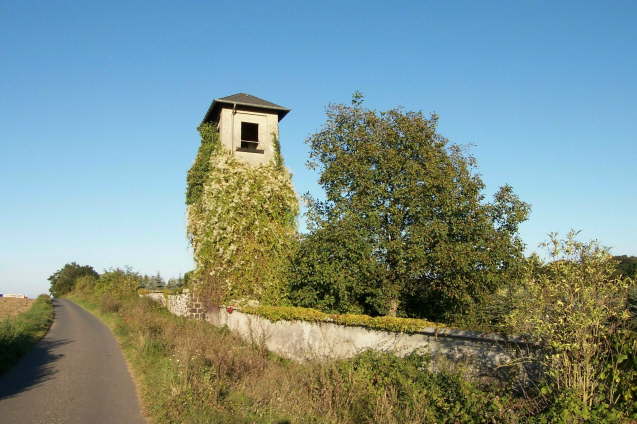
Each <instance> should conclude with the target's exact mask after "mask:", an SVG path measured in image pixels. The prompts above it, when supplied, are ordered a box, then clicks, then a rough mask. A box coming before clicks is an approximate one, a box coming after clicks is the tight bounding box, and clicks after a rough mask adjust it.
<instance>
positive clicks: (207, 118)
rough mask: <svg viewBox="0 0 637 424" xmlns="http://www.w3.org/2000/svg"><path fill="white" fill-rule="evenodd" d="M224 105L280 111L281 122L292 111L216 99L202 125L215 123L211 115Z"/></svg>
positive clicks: (280, 107)
mask: <svg viewBox="0 0 637 424" xmlns="http://www.w3.org/2000/svg"><path fill="white" fill-rule="evenodd" d="M222 104H226V105H233V106H246V107H253V108H256V109H265V110H275V111H278V112H277V115H278V116H279V121H280V120H281V119H283V118H285V115H287V114H288V112H290V110H291V109H287V108H284V107H282V106H262V105H255V104H251V103H245V102H233V101H229V100H223V99H214V100H213V101H212V103H210V107H209V108H208V111H207V112H206V114H205V115H204V118H203V121H201V123H202V124H203V123H205V122H209V121H213V119H212V117H211V116H210V115H212V114H213V112H214V109H215V106H216V105H219V107H221V105H222Z"/></svg>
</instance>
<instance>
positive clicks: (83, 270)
mask: <svg viewBox="0 0 637 424" xmlns="http://www.w3.org/2000/svg"><path fill="white" fill-rule="evenodd" d="M83 276H90V277H94V278H97V277H98V276H99V274H98V273H97V272H96V271H95V270H94V269H93V267H92V266H89V265H78V264H77V263H75V262H71V263H70V264H66V265H64V266H63V267H62V268H60V269H59V270H57V271H55V272H54V273H53V274H52V275H51V276H49V278H48V280H49V281H50V282H51V287H50V288H49V292H50V293H51V295H52V296H55V297H58V296H62V295H63V294H66V293H68V292H70V291H71V290H73V288H74V287H75V282H76V280H77V279H78V278H80V277H83Z"/></svg>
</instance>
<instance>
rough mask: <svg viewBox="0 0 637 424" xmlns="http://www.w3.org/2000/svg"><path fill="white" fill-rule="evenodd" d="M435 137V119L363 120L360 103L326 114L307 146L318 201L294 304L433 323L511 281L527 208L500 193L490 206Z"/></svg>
mask: <svg viewBox="0 0 637 424" xmlns="http://www.w3.org/2000/svg"><path fill="white" fill-rule="evenodd" d="M437 125H438V117H437V116H436V115H432V116H430V117H426V116H425V115H423V113H421V112H405V111H403V110H402V109H390V110H387V111H382V112H378V111H374V110H370V109H367V108H365V107H364V106H363V98H362V96H361V95H360V94H358V93H355V95H354V97H353V100H352V104H351V105H344V104H336V105H330V106H329V107H328V109H327V121H326V123H325V124H324V126H323V128H322V129H321V130H320V131H318V132H317V133H315V134H312V135H311V136H310V137H309V138H308V140H307V143H308V144H309V146H310V161H309V166H310V168H312V169H317V170H318V171H319V172H320V179H319V182H320V184H321V185H322V187H323V188H324V190H325V199H312V198H308V200H309V210H308V228H309V229H310V233H309V234H307V235H306V236H305V237H304V241H303V243H302V246H301V249H300V252H301V255H299V256H298V257H297V258H296V260H295V261H294V264H293V270H294V271H295V272H294V278H293V281H292V283H291V285H292V294H291V298H292V301H293V302H294V303H296V304H298V305H300V306H312V302H315V300H316V299H322V302H323V303H324V306H325V308H326V309H331V310H335V311H341V312H343V311H359V310H363V311H364V312H367V313H372V314H390V315H394V314H397V313H398V314H402V315H408V316H423V317H427V318H440V317H441V316H444V315H446V314H448V313H453V312H456V311H459V310H462V309H463V308H464V307H466V306H467V305H469V304H472V303H474V302H478V301H479V300H480V298H481V296H482V295H483V294H485V293H487V292H492V291H493V290H495V289H497V288H498V287H499V286H500V285H501V284H502V283H503V282H504V281H506V280H507V279H511V278H516V275H518V274H519V272H520V268H521V266H522V263H523V247H524V246H523V243H522V242H521V240H520V238H519V237H518V234H517V233H518V225H519V224H520V223H521V222H523V221H524V220H526V218H527V215H528V213H529V210H530V208H529V205H528V204H526V203H524V202H522V201H521V200H520V199H519V198H518V197H517V195H515V193H514V192H513V190H512V188H511V187H510V186H508V185H505V186H503V187H501V188H500V189H499V190H498V191H497V193H496V194H495V195H494V198H493V200H492V201H491V202H486V201H485V199H484V195H483V194H482V192H483V189H484V183H483V182H482V180H481V178H480V176H479V175H478V174H476V173H475V167H476V162H475V159H474V158H473V157H471V156H470V155H468V154H466V153H465V151H464V150H463V148H461V147H460V146H458V145H454V144H450V143H449V141H448V140H447V139H445V138H444V137H442V136H441V135H440V134H438V133H437Z"/></svg>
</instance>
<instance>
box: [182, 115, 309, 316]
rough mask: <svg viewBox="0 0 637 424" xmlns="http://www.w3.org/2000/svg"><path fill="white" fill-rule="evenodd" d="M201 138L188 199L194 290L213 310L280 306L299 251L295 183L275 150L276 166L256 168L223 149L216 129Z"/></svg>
mask: <svg viewBox="0 0 637 424" xmlns="http://www.w3.org/2000/svg"><path fill="white" fill-rule="evenodd" d="M199 131H200V133H201V139H202V145H201V148H200V149H199V153H198V154H197V158H196V160H195V163H194V164H193V166H192V168H191V170H190V171H189V173H188V189H187V194H186V204H187V205H188V206H187V207H188V209H187V214H188V237H189V240H190V242H191V245H192V247H193V250H194V258H195V262H196V265H197V268H196V273H195V281H196V284H195V285H194V287H193V288H194V289H195V290H196V291H197V292H198V293H199V294H200V295H201V296H203V297H205V298H207V299H210V300H212V301H213V302H220V303H226V304H234V305H242V304H247V303H248V302H251V301H258V302H260V303H263V304H270V305H272V304H280V303H282V302H283V301H284V299H285V298H286V297H287V294H286V287H287V284H286V272H287V269H288V268H289V261H290V258H291V256H292V255H293V253H294V252H295V249H296V245H297V230H296V218H297V215H298V212H299V205H298V199H297V196H296V194H295V192H294V189H293V186H292V181H291V176H290V174H289V172H288V171H287V170H286V169H285V167H284V166H283V162H282V159H281V157H280V153H279V152H278V149H275V155H274V158H273V160H271V161H270V162H269V163H266V164H264V165H261V166H258V167H254V166H250V165H248V164H246V163H244V162H242V161H240V160H238V159H237V158H236V157H235V156H233V155H232V153H231V152H230V151H227V150H226V149H223V148H221V146H220V141H219V136H218V134H217V132H216V129H215V128H214V126H213V125H211V124H203V125H202V126H201V127H200V128H199ZM275 139H276V138H275ZM277 142H278V140H276V142H275V147H276V143H277Z"/></svg>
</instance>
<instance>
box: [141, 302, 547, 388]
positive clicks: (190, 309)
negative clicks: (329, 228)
mask: <svg viewBox="0 0 637 424" xmlns="http://www.w3.org/2000/svg"><path fill="white" fill-rule="evenodd" d="M145 296H147V297H150V298H151V299H153V300H155V301H157V302H160V303H161V304H162V305H164V306H165V307H166V308H167V309H168V310H169V311H170V312H172V313H173V314H175V315H179V316H184V317H188V318H193V319H200V320H206V321H208V322H209V323H211V324H213V325H215V326H218V327H227V328H228V329H229V330H231V331H232V332H233V333H235V334H237V335H239V336H240V337H241V338H243V339H244V340H246V341H248V342H250V343H257V344H259V345H264V346H265V347H266V348H267V349H268V350H269V351H271V352H275V353H277V354H279V355H281V356H283V357H285V358H289V359H293V360H297V361H305V360H313V359H341V358H350V357H353V356H355V355H356V354H358V353H361V352H362V351H365V350H368V349H372V350H377V351H387V352H392V353H395V354H396V355H399V356H403V355H407V354H409V353H411V352H414V351H417V352H419V353H423V354H428V355H430V356H431V357H432V359H433V361H432V367H433V368H441V367H443V366H449V365H453V366H454V367H457V366H460V367H462V368H463V369H466V370H468V371H469V372H470V373H471V374H473V375H476V376H485V375H488V376H494V377H505V378H510V377H511V376H512V375H516V376H517V377H518V378H519V377H521V378H522V380H525V381H528V380H529V379H535V377H536V374H537V369H538V367H537V365H535V364H534V363H532V362H528V361H519V360H518V359H520V358H528V357H530V356H533V355H534V354H535V351H536V349H535V348H534V346H533V345H530V344H528V343H525V342H524V341H523V340H521V339H517V338H510V339H506V338H504V337H502V336H500V335H495V334H482V333H476V332H472V331H464V330H457V329H449V328H440V327H435V328H434V327H432V328H424V329H422V331H419V332H416V333H399V332H390V331H382V330H377V329H369V328H363V327H353V326H345V325H341V324H334V323H329V322H307V321H276V322H273V321H270V320H268V319H266V318H263V317H260V316H257V315H252V314H247V313H244V312H241V311H240V310H237V309H232V308H223V307H216V306H207V307H206V306H205V305H203V303H202V302H198V301H195V300H193V298H192V296H191V294H190V293H189V292H188V291H187V290H185V291H184V292H183V293H181V294H174V295H169V294H163V293H149V294H146V295H145ZM513 364H515V365H513Z"/></svg>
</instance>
